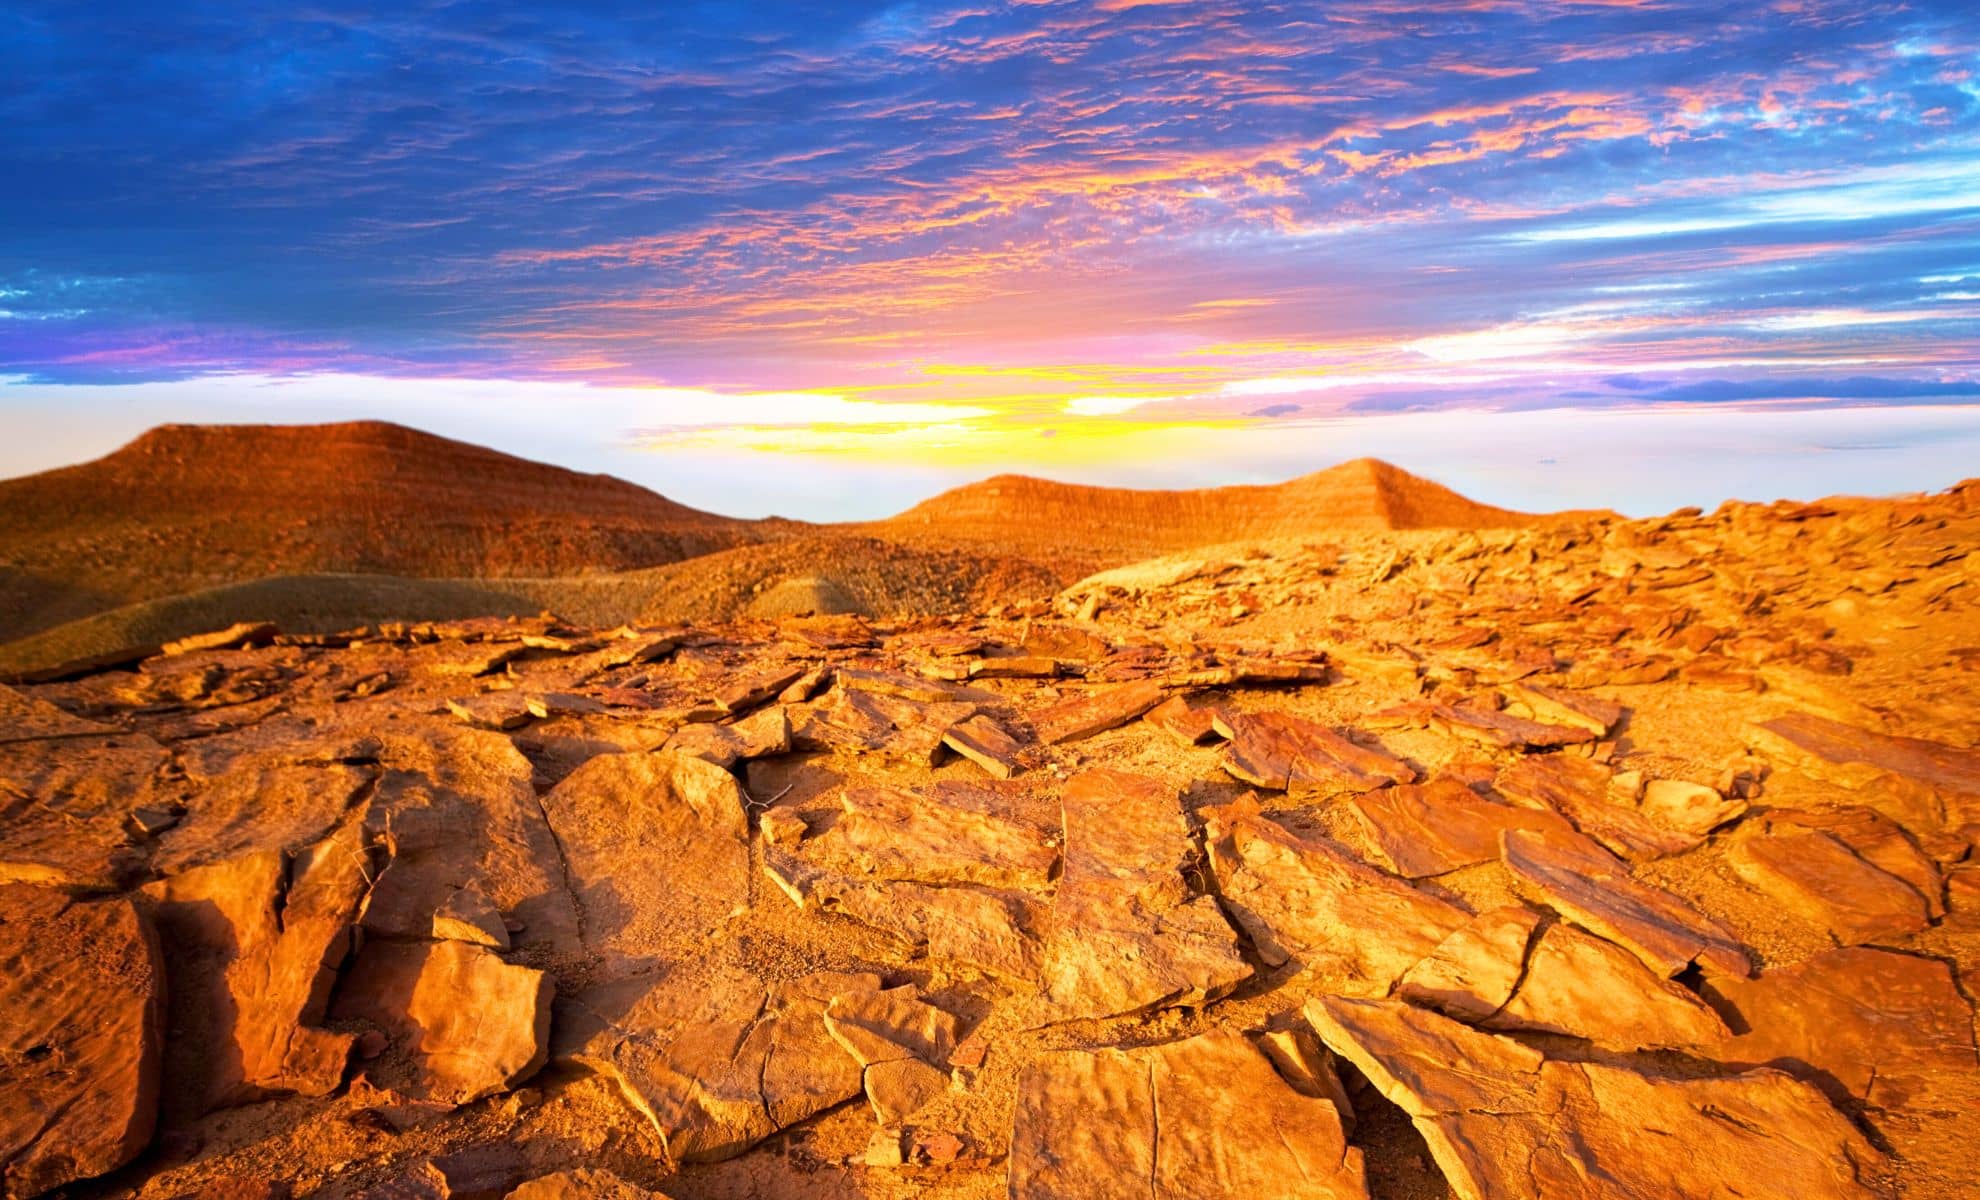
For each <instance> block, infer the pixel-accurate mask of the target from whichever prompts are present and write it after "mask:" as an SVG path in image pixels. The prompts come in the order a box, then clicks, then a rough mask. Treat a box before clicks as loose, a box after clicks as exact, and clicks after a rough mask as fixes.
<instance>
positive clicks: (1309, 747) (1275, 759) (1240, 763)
mask: <svg viewBox="0 0 1980 1200" xmlns="http://www.w3.org/2000/svg"><path fill="white" fill-rule="evenodd" d="M1216 725H1217V731H1218V732H1219V733H1222V734H1223V735H1224V736H1225V737H1227V738H1229V739H1230V741H1231V744H1230V745H1229V746H1228V747H1226V748H1225V750H1224V769H1225V770H1227V771H1229V772H1230V773H1231V774H1232V775H1235V776H1236V777H1238V778H1239V779H1242V780H1244V781H1245V782H1246V783H1249V784H1252V785H1253V786H1255V787H1262V788H1266V789H1268V790H1271V791H1275V792H1287V791H1317V792H1328V793H1335V792H1365V791H1369V790H1371V789H1374V788H1380V787H1387V786H1389V785H1390V784H1396V783H1413V782H1415V781H1416V770H1415V769H1414V768H1413V767H1411V766H1410V765H1409V764H1408V763H1406V762H1404V761H1402V760H1401V759H1399V758H1396V757H1395V756H1393V755H1390V754H1386V753H1384V752H1382V751H1380V750H1371V749H1369V748H1367V747H1365V746H1362V745H1360V744H1358V743H1356V742H1354V741H1352V740H1351V739H1349V738H1346V737H1344V736H1342V735H1341V734H1338V733H1335V732H1334V731H1333V730H1331V729H1329V728H1327V727H1326V726H1324V725H1318V724H1315V723H1314V722H1312V721H1305V720H1301V719H1300V718H1298V717H1294V716H1290V715H1288V714H1286V713H1220V714H1219V715H1218V717H1217V718H1216Z"/></svg>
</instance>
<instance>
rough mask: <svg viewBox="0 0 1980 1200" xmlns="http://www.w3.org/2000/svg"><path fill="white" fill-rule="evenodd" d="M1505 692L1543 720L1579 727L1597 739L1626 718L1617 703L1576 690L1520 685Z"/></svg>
mask: <svg viewBox="0 0 1980 1200" xmlns="http://www.w3.org/2000/svg"><path fill="white" fill-rule="evenodd" d="M1506 692H1507V694H1508V695H1510V696H1511V697H1512V698H1513V699H1515V700H1517V701H1519V702H1520V703H1522V704H1524V705H1526V707H1527V708H1528V709H1529V710H1530V711H1531V712H1532V713H1533V715H1534V716H1535V717H1537V718H1539V719H1540V720H1542V721H1548V722H1551V723H1553V724H1556V725H1579V726H1581V727H1582V728H1583V729H1586V730H1588V731H1589V732H1590V733H1593V734H1595V735H1596V736H1597V737H1607V736H1608V735H1609V731H1610V730H1612V729H1614V728H1615V727H1616V722H1618V721H1620V720H1622V716H1623V706H1622V705H1620V704H1618V703H1616V702H1615V701H1614V700H1605V699H1603V698H1602V697H1600V696H1597V695H1596V694H1595V693H1593V692H1583V691H1577V690H1575V689H1574V688H1560V687H1547V686H1545V685H1543V684H1537V683H1529V682H1519V683H1513V684H1511V685H1509V686H1508V687H1507V689H1506Z"/></svg>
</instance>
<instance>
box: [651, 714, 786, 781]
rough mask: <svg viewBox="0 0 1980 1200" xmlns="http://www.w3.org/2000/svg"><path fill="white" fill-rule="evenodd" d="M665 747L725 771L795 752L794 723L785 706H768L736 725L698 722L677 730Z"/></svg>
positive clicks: (669, 750)
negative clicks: (760, 759) (792, 731)
mask: <svg viewBox="0 0 1980 1200" xmlns="http://www.w3.org/2000/svg"><path fill="white" fill-rule="evenodd" d="M661 749H663V750H666V751H668V752H670V753H673V754H677V755H680V756H682V757H684V758H699V759H703V760H705V761H707V762H712V763H714V764H715V765H716V766H718V767H721V768H723V769H724V770H733V769H734V768H735V765H736V764H737V763H739V762H742V761H743V760H745V759H752V758H769V757H771V756H773V755H778V754H789V753H790V752H791V722H790V717H789V714H787V713H786V712H785V711H784V708H783V706H782V705H778V706H777V707H775V708H766V709H764V710H762V711H761V712H757V713H753V714H751V715H750V716H748V717H745V718H743V719H742V720H740V721H737V722H736V723H735V724H733V725H717V724H713V723H711V722H706V721H702V722H696V723H694V724H692V725H683V726H681V727H680V728H679V729H676V730H675V731H674V732H673V733H672V734H671V735H670V736H669V737H668V738H667V742H666V744H665V745H664V746H662V747H661Z"/></svg>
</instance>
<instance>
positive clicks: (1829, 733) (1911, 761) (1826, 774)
mask: <svg viewBox="0 0 1980 1200" xmlns="http://www.w3.org/2000/svg"><path fill="white" fill-rule="evenodd" d="M1751 732H1752V733H1753V734H1754V740H1755V742H1756V743H1757V744H1758V745H1759V747H1760V748H1761V749H1763V750H1766V751H1770V752H1772V753H1774V754H1776V755H1778V756H1780V757H1784V758H1787V759H1788V760H1789V761H1790V762H1793V763H1795V764H1796V765H1797V766H1800V767H1801V768H1803V769H1804V770H1807V771H1808V772H1809V773H1811V774H1814V775H1817V776H1818V777H1820V778H1823V779H1827V780H1829V781H1831V782H1833V783H1837V784H1841V785H1842V786H1844V787H1851V788H1860V787H1864V786H1866V785H1868V784H1870V783H1873V782H1875V781H1876V780H1877V779H1878V778H1879V777H1880V776H1883V775H1886V774H1888V775H1895V776H1897V777H1899V778H1901V779H1905V780H1908V781H1910V782H1912V783H1915V784H1918V785H1921V786H1923V787H1926V788H1932V789H1938V790H1941V791H1944V792H1949V793H1952V794H1955V795H1958V796H1961V797H1964V798H1965V799H1967V800H1968V801H1972V800H1976V799H1980V750H1972V749H1962V748H1960V747H1957V746H1949V745H1946V744H1945V743H1943V742H1934V741H1929V740H1927V739H1925V738H1909V737H1892V736H1891V735H1889V734H1883V733H1876V732H1873V731H1871V730H1868V729H1859V728H1856V727H1855V726H1852V725H1845V724H1843V723H1842V722H1841V721H1833V720H1830V719H1829V718H1827V717H1819V716H1816V715H1814V714H1813V713H1791V714H1789V715H1788V716H1785V717H1776V718H1774V719H1773V720H1771V721H1762V722H1760V723H1759V724H1757V725H1754V726H1752V727H1751Z"/></svg>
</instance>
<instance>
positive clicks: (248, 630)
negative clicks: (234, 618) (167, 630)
mask: <svg viewBox="0 0 1980 1200" xmlns="http://www.w3.org/2000/svg"><path fill="white" fill-rule="evenodd" d="M279 632H281V631H280V630H278V629H276V628H275V626H274V624H273V623H271V622H268V621H241V622H239V623H237V624H234V625H230V626H228V627H227V628H225V629H219V630H215V631H214V632H212V633H199V634H194V635H193V636H191V637H183V638H179V639H178V640H177V641H171V642H166V643H165V644H164V645H163V646H162V647H160V648H159V653H161V654H195V653H198V652H199V651H201V650H234V649H238V648H239V647H242V646H265V645H267V644H268V643H269V642H272V641H274V640H275V635H276V634H277V633H279Z"/></svg>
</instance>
